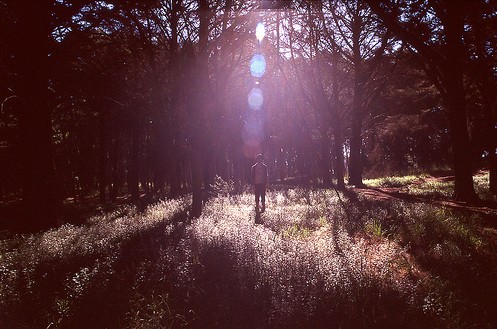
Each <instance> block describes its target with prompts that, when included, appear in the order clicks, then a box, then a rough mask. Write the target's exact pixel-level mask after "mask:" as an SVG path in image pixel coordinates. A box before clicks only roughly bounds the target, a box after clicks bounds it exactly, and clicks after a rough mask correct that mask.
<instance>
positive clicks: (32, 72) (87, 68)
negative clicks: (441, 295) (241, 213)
mask: <svg viewBox="0 0 497 329" xmlns="http://www.w3.org/2000/svg"><path fill="white" fill-rule="evenodd" d="M0 9H1V10H2V13H3V15H2V17H1V18H0V100H1V111H0V175H1V177H0V198H1V199H2V200H13V199H22V202H23V203H25V209H26V214H25V215H26V216H27V218H30V219H29V220H30V223H31V224H33V225H34V226H40V227H44V226H51V225H55V218H56V209H57V207H58V205H59V204H60V203H61V202H62V201H63V200H67V199H68V198H71V200H73V201H78V202H79V201H81V200H84V199H85V197H91V196H93V195H95V196H97V195H98V197H99V200H100V202H107V201H115V200H116V198H118V197H120V196H123V195H126V194H129V195H131V197H132V198H133V199H134V200H138V199H139V198H140V197H141V196H142V195H149V194H154V193H167V194H168V195H171V196H175V195H179V194H180V193H184V192H193V205H192V206H193V208H192V214H193V215H199V214H200V212H201V208H202V199H203V194H204V193H205V189H208V188H209V186H211V185H212V184H213V183H214V181H215V178H216V176H219V177H220V178H222V179H223V180H224V181H226V182H229V181H232V182H233V185H234V186H235V187H236V189H237V190H238V191H240V190H242V189H243V188H244V186H245V184H246V183H247V182H248V180H249V168H250V166H251V164H253V162H254V158H255V155H256V154H258V153H263V154H264V155H265V158H266V162H267V164H268V165H269V168H270V170H269V171H270V180H271V181H288V180H295V179H297V180H298V181H300V182H305V183H314V184H324V185H326V186H331V185H336V186H337V187H338V188H345V183H348V184H350V185H355V186H361V185H362V184H363V182H362V180H363V177H371V176H375V175H380V174H395V173H405V172H421V171H427V170H439V169H449V170H453V172H454V174H455V179H456V184H455V190H454V197H455V198H456V199H459V200H463V201H471V200H474V198H475V193H474V189H473V181H472V174H473V171H474V170H475V169H478V168H480V167H483V166H487V167H489V168H491V178H490V181H491V182H490V183H491V188H492V189H493V190H494V191H495V190H497V179H496V177H495V174H496V173H497V159H496V157H497V156H496V146H497V136H496V126H497V114H496V111H497V110H496V98H495V95H496V94H497V93H496V86H497V84H496V79H495V78H496V77H495V75H496V72H497V69H496V68H497V63H496V58H497V57H496V56H495V55H496V50H497V38H496V35H497V33H496V32H497V8H496V4H495V2H493V1H486V0H475V1H450V0H447V1H442V0H416V1H411V0H409V1H408V0H390V1H341V0H330V1H322V2H317V1H299V2H297V1H295V2H294V1H255V0H254V1H237V0H225V1H218V0H171V1H159V0H147V1H110V0H109V1H90V0H56V1H48V0H45V1H29V0H19V1H0ZM257 26H259V27H258V29H259V32H258V33H256V27H257ZM261 29H262V30H261ZM261 31H264V32H265V33H264V35H263V36H262V34H261ZM256 34H257V35H256ZM40 214H45V216H40Z"/></svg>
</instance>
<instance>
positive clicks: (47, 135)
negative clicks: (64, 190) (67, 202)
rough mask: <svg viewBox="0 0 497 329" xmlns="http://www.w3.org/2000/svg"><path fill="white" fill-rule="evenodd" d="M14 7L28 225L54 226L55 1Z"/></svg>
mask: <svg viewBox="0 0 497 329" xmlns="http://www.w3.org/2000/svg"><path fill="white" fill-rule="evenodd" d="M13 3H14V4H12V5H11V9H12V12H13V13H14V15H15V17H16V19H17V20H16V23H15V24H14V25H15V26H14V27H13V28H14V29H15V35H14V36H13V37H12V39H11V40H12V54H13V64H14V71H15V73H16V74H15V77H14V81H13V82H14V83H13V87H14V88H13V89H14V92H15V94H16V96H17V97H18V100H19V102H18V104H19V134H20V139H19V143H20V145H19V148H20V151H21V159H22V160H21V161H22V162H21V166H22V175H23V176H22V198H23V200H22V201H23V203H24V209H25V211H26V213H25V215H26V220H27V224H28V225H29V226H31V228H33V229H42V228H46V227H51V226H55V225H56V224H57V221H56V208H57V204H58V202H59V201H60V200H58V197H57V185H56V179H55V168H54V163H53V149H52V122H51V113H50V109H49V106H48V79H49V76H48V65H49V61H48V54H49V43H48V38H49V33H50V20H51V8H52V1H41V0H40V1H29V0H17V1H13Z"/></svg>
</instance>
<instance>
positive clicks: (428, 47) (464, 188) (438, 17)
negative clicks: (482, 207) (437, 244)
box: [367, 0, 479, 201]
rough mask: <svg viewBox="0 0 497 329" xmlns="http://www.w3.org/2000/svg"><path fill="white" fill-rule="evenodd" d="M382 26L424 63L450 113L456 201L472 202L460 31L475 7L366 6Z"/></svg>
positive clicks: (428, 0)
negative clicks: (390, 31)
mask: <svg viewBox="0 0 497 329" xmlns="http://www.w3.org/2000/svg"><path fill="white" fill-rule="evenodd" d="M367 2H368V3H369V5H370V6H371V8H372V10H373V11H374V12H375V13H376V14H377V15H378V16H379V17H380V18H381V20H382V22H383V24H385V26H387V27H388V28H389V29H391V30H392V32H393V33H394V34H395V35H396V36H397V37H398V38H400V39H401V40H403V41H405V42H406V43H407V44H409V46H410V47H411V48H412V49H413V50H414V51H415V52H416V53H417V54H418V55H419V56H420V57H421V58H422V59H423V62H424V63H425V69H426V72H427V74H428V75H429V76H430V78H431V79H432V81H433V83H434V84H435V85H436V86H437V89H438V91H439V92H440V94H441V95H442V98H443V101H444V104H445V107H446V109H447V113H448V119H449V127H450V134H451V144H452V151H453V163H454V172H455V187H454V198H455V199H457V200H461V201H472V200H475V199H476V193H475V190H474V186H473V179H472V177H473V175H472V170H473V168H472V163H471V161H469V160H468V159H469V158H468V155H470V154H471V148H470V142H469V137H468V126H467V107H466V99H465V95H466V93H465V88H464V64H465V54H466V51H465V47H464V42H463V41H464V39H463V36H464V30H465V24H466V23H467V20H466V18H467V15H468V14H469V13H470V12H471V11H472V8H473V6H474V5H475V3H478V2H479V1H460V0H454V1H452V0H451V1H449V0H445V1H435V0H425V1H367Z"/></svg>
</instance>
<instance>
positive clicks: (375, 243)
mask: <svg viewBox="0 0 497 329" xmlns="http://www.w3.org/2000/svg"><path fill="white" fill-rule="evenodd" d="M406 181H413V179H411V178H409V179H406ZM389 184H393V183H389ZM424 193H429V191H424ZM188 204H189V200H188V199H186V198H185V199H179V200H168V201H163V202H159V203H157V204H155V205H152V206H150V207H149V208H147V209H146V210H145V211H144V212H143V213H140V212H137V211H136V209H135V208H132V207H124V208H121V209H119V210H116V211H114V212H112V213H109V214H106V215H102V216H97V217H93V218H91V219H90V220H89V221H88V223H87V224H85V225H82V226H72V225H66V226H63V227H61V228H59V229H55V230H51V231H47V232H44V233H39V234H36V235H25V236H16V237H14V238H10V239H3V240H1V243H0V257H1V258H0V327H2V328H3V327H5V328H47V327H50V328H398V327H400V326H402V327H404V328H419V327H430V328H449V327H450V328H468V327H478V328H494V327H496V326H497V319H496V315H495V314H494V313H493V310H494V309H497V298H496V294H495V291H497V283H496V282H497V280H495V278H497V270H496V269H497V257H496V254H495V247H494V245H493V243H492V240H491V238H490V237H489V236H488V234H486V233H485V231H484V230H482V220H481V218H480V217H479V216H478V215H468V214H467V213H463V212H460V211H456V210H450V209H448V208H442V207H439V206H435V205H432V204H428V203H409V202H404V201H396V200H391V201H385V200H376V199H372V198H368V197H365V196H361V195H351V194H350V193H345V194H341V195H340V199H339V198H338V196H337V194H336V192H335V191H333V190H326V189H318V190H309V189H300V188H296V189H287V190H281V191H272V192H269V193H268V195H267V205H268V206H267V209H266V212H265V213H263V214H262V215H258V214H256V212H255V210H254V205H253V195H251V194H247V193H245V194H240V195H229V194H222V195H221V194H219V195H218V196H217V197H213V198H212V199H211V200H210V201H208V202H207V203H206V205H205V209H204V212H203V215H202V216H201V217H199V218H197V219H189V218H188V217H187V210H188ZM258 216H260V217H258ZM190 220H191V222H189V221H190ZM256 223H258V224H256Z"/></svg>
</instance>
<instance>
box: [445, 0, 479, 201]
mask: <svg viewBox="0 0 497 329" xmlns="http://www.w3.org/2000/svg"><path fill="white" fill-rule="evenodd" d="M444 23H445V24H444V25H445V33H446V54H445V56H446V59H447V60H446V62H445V63H444V64H442V69H443V74H444V77H445V81H443V82H444V86H445V88H446V93H445V95H444V101H445V104H446V106H447V112H448V116H449V128H450V136H451V140H452V152H453V157H454V159H453V160H454V174H455V187H454V198H455V199H456V200H461V201H473V200H475V199H476V198H477V196H476V192H475V190H474V186H473V168H472V161H471V159H472V158H473V157H472V153H471V146H470V143H469V136H468V124H467V113H466V112H467V110H466V99H465V95H466V93H465V90H464V82H463V69H464V58H463V56H464V53H465V50H464V45H463V40H462V38H463V33H464V18H463V13H462V12H461V8H459V4H458V3H457V2H455V3H449V2H447V18H446V21H445V22H444Z"/></svg>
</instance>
